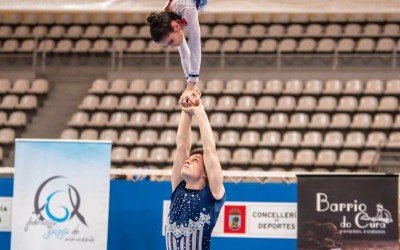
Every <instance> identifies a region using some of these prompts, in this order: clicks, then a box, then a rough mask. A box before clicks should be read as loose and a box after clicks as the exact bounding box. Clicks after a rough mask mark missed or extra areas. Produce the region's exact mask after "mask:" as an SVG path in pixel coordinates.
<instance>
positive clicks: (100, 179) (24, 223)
mask: <svg viewBox="0 0 400 250" xmlns="http://www.w3.org/2000/svg"><path fill="white" fill-rule="evenodd" d="M110 159H111V142H99V141H60V140H25V139H24V140H22V139H18V140H16V146H15V180H14V198H13V207H12V225H11V229H12V230H11V231H12V234H11V249H12V250H26V249H30V250H54V249H57V250H63V249H68V250H70V249H79V250H89V249H90V250H101V249H104V250H105V249H107V234H108V210H109V192H110V182H109V174H110Z"/></svg>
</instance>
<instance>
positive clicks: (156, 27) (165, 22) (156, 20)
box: [146, 11, 182, 42]
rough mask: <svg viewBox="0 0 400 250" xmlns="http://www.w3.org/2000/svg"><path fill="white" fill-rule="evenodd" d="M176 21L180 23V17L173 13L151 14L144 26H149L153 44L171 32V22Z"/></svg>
mask: <svg viewBox="0 0 400 250" xmlns="http://www.w3.org/2000/svg"><path fill="white" fill-rule="evenodd" d="M176 20H178V21H181V20H182V17H181V16H180V15H178V14H176V13H174V12H165V11H162V12H159V13H151V14H150V15H149V16H148V17H147V19H146V24H147V25H149V26H150V34H151V38H152V39H153V40H154V41H155V42H160V41H161V40H162V39H163V38H164V37H165V36H166V35H168V33H170V32H172V31H173V29H172V27H171V22H172V21H176Z"/></svg>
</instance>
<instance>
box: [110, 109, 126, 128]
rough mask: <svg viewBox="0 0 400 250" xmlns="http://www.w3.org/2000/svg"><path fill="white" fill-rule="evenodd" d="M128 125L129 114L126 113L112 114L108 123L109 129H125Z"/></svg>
mask: <svg viewBox="0 0 400 250" xmlns="http://www.w3.org/2000/svg"><path fill="white" fill-rule="evenodd" d="M127 123H128V114H127V113H125V112H114V113H112V114H111V117H110V120H109V121H108V122H107V126H108V127H117V128H122V127H125V126H126V124H127Z"/></svg>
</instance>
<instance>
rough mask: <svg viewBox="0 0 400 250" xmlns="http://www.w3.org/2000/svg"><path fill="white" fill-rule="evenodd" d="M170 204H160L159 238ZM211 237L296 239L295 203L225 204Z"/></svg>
mask: <svg viewBox="0 0 400 250" xmlns="http://www.w3.org/2000/svg"><path fill="white" fill-rule="evenodd" d="M170 203H171V202H170V201H164V204H163V225H162V226H163V230H162V232H163V235H165V232H164V228H165V222H166V220H167V219H168V211H169V205H170ZM212 235H213V236H215V237H239V238H275V239H296V237H297V203H293V202H225V204H224V206H223V207H222V209H221V212H220V214H219V216H218V220H217V223H216V225H215V227H214V230H213V232H212Z"/></svg>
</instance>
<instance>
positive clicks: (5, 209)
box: [0, 197, 12, 232]
mask: <svg viewBox="0 0 400 250" xmlns="http://www.w3.org/2000/svg"><path fill="white" fill-rule="evenodd" d="M11 204H12V200H11V198H10V197H0V232H3V231H4V232H9V231H11Z"/></svg>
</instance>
